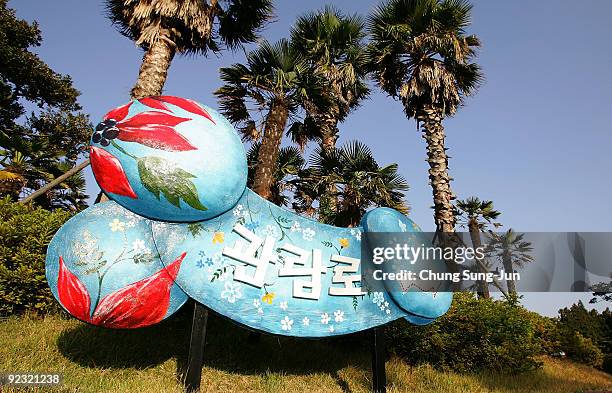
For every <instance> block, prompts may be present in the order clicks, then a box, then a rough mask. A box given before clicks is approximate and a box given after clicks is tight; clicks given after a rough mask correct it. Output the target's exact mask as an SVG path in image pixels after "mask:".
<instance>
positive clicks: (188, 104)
mask: <svg viewBox="0 0 612 393" xmlns="http://www.w3.org/2000/svg"><path fill="white" fill-rule="evenodd" d="M138 101H139V102H140V103H142V104H144V105H146V106H148V107H150V108H155V109H160V110H163V111H170V108H168V106H167V105H166V104H172V105H175V106H178V107H179V108H181V109H183V110H184V111H187V112H191V113H194V114H196V115H200V116H203V117H205V118H207V119H208V120H210V121H211V122H212V123H213V124H216V123H215V121H214V120H213V118H212V116H210V114H209V113H208V112H207V111H206V110H205V109H204V108H202V107H201V106H200V104H198V103H197V102H195V101H193V100H189V99H187V98H180V97H173V96H152V97H145V98H141V99H140V100H138Z"/></svg>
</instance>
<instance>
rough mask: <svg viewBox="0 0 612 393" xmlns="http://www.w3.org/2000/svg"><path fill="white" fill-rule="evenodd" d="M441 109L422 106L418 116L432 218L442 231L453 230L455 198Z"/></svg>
mask: <svg viewBox="0 0 612 393" xmlns="http://www.w3.org/2000/svg"><path fill="white" fill-rule="evenodd" d="M442 118H443V116H442V110H440V109H436V108H434V107H433V106H427V107H425V108H423V110H422V112H421V114H420V115H419V116H418V118H417V119H418V121H419V122H420V123H422V125H421V128H422V130H423V138H424V139H425V141H426V142H427V162H428V163H429V181H430V184H431V188H432V191H433V200H434V212H435V213H434V214H435V215H434V220H435V223H436V226H437V227H438V230H440V231H442V232H444V233H451V232H454V231H455V214H454V212H453V205H452V200H453V199H455V195H454V194H453V192H452V190H451V186H450V182H451V178H450V176H449V175H448V156H447V155H446V148H445V147H444V139H445V134H444V127H443V126H442Z"/></svg>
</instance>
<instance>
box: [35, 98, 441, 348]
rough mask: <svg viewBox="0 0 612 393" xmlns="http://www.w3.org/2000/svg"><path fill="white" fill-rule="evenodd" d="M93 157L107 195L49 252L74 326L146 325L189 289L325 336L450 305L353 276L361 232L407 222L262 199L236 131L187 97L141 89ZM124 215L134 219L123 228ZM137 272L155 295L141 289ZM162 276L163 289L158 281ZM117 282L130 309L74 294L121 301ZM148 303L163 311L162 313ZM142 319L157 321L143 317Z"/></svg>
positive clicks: (274, 323)
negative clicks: (340, 216) (348, 217)
mask: <svg viewBox="0 0 612 393" xmlns="http://www.w3.org/2000/svg"><path fill="white" fill-rule="evenodd" d="M91 161H92V168H93V171H94V175H95V177H96V179H97V181H98V183H99V185H100V187H101V188H102V189H103V190H104V191H105V192H106V193H107V195H108V196H109V197H110V198H111V199H113V200H114V202H113V201H111V202H106V203H103V204H99V205H95V206H93V207H90V208H89V209H87V210H85V211H84V212H82V213H79V214H78V215H77V216H75V217H74V218H73V219H72V220H70V221H69V222H68V223H67V224H65V226H64V227H62V229H61V230H60V231H59V232H58V233H57V234H56V236H55V237H54V239H53V241H52V243H51V245H50V247H49V253H48V255H47V277H48V281H49V284H50V285H51V288H52V290H53V293H54V295H55V296H56V297H57V298H58V300H59V301H60V303H61V304H62V305H63V306H64V308H66V309H67V311H69V312H70V313H71V314H73V315H74V316H75V317H77V318H79V319H81V320H84V321H87V322H90V323H94V324H98V325H101V326H108V327H140V326H145V325H147V324H151V323H155V322H158V321H159V320H161V319H163V318H165V317H167V316H169V315H170V314H172V312H174V311H175V310H176V309H178V307H180V305H181V304H182V303H183V302H184V301H185V299H186V296H189V297H192V298H193V299H195V300H197V301H198V302H200V303H202V304H204V305H205V306H206V307H209V308H211V309H212V310H214V311H216V312H218V313H220V314H223V315H225V316H227V317H229V318H230V319H232V320H234V321H236V322H238V323H240V324H243V325H246V326H249V327H251V328H254V329H257V330H262V331H266V332H269V333H275V334H282V335H288V336H299V337H322V336H330V335H340V334H348V333H353V332H356V331H360V330H365V329H368V328H372V327H375V326H379V325H382V324H385V323H387V322H390V321H392V320H395V319H398V318H402V317H403V318H406V319H408V320H409V321H410V322H412V323H415V324H426V323H429V322H431V321H433V320H434V319H435V318H437V317H439V316H440V315H442V314H444V313H445V312H446V311H447V309H448V307H449V306H450V303H451V300H452V294H451V293H447V292H440V293H432V292H421V291H416V290H415V289H414V288H411V289H410V290H401V288H387V289H389V290H387V291H384V290H373V289H372V288H370V287H369V286H368V285H365V283H362V277H361V273H362V272H361V260H360V256H361V236H362V233H364V232H407V231H408V232H417V231H420V230H419V228H418V227H417V226H416V224H414V223H413V222H412V221H411V220H410V219H408V218H407V217H406V216H404V215H403V214H401V213H399V212H397V211H395V210H393V209H388V208H380V209H374V210H372V211H370V212H368V213H367V214H366V215H365V216H364V217H363V219H362V221H361V225H360V227H356V228H338V227H333V226H329V225H324V224H321V223H318V222H316V221H313V220H311V219H308V218H305V217H302V216H300V215H297V214H295V213H293V212H291V211H288V210H286V209H283V208H281V207H278V206H276V205H274V204H272V203H270V202H268V201H266V200H264V199H262V198H261V197H259V196H258V195H257V194H255V193H253V192H252V191H251V190H249V189H248V188H246V175H247V166H246V158H245V154H244V149H243V147H242V144H241V142H240V140H239V138H238V136H237V135H236V133H235V131H234V129H233V127H232V126H231V125H230V124H229V123H228V122H227V121H226V120H225V119H224V118H223V117H222V116H221V115H219V114H218V113H217V112H215V111H214V110H212V109H210V108H208V107H205V106H203V105H200V104H197V103H195V102H194V101H191V100H186V99H182V98H177V97H168V96H162V97H148V98H145V99H142V100H139V101H133V102H131V103H129V104H127V105H124V106H122V107H119V108H117V109H115V110H113V111H111V112H109V114H107V115H106V116H105V118H104V120H103V122H102V123H100V125H98V127H96V132H95V133H94V136H93V137H92V147H91ZM120 205H121V206H120ZM126 209H127V210H126ZM121 217H123V218H121ZM144 217H147V218H144ZM128 222H129V223H132V222H135V223H136V224H135V225H134V226H133V227H130V228H129V229H130V231H128V230H127V225H128V224H127V223H128ZM122 225H124V226H122ZM130 225H131V224H130ZM113 228H114V229H113ZM109 230H110V232H109ZM111 232H112V233H111ZM119 232H121V233H119ZM84 233H89V235H87V237H86V238H84V237H83V236H84V235H83V234H84ZM109 235H110V236H109ZM141 240H142V241H143V243H140V241H141ZM136 241H138V243H135V242H136ZM83 242H85V243H86V244H87V246H85V247H82V244H83ZM130 242H131V243H133V246H128V247H127V248H126V251H121V249H120V247H121V244H130ZM130 247H131V248H130ZM142 248H146V250H147V251H148V252H149V251H150V253H149V254H147V255H148V257H147V261H148V262H147V263H143V261H141V260H140V259H139V258H140V256H139V255H140V254H138V256H137V254H136V252H135V251H131V250H132V249H134V250H135V249H138V250H141V249H142ZM128 249H129V250H128ZM128 251H131V252H132V253H131V254H130V253H129V252H128ZM122 252H123V254H122ZM126 252H128V254H125V253H126ZM117 255H120V256H121V258H124V259H126V258H127V262H125V263H127V265H125V266H123V267H121V265H120V263H116V266H117V267H116V269H117V270H116V273H114V274H113V273H111V271H110V270H109V271H108V273H107V274H105V275H104V280H105V281H104V282H105V285H104V286H103V285H101V284H100V282H101V281H100V280H99V279H98V278H99V275H100V274H101V273H100V271H105V270H104V269H105V267H103V268H102V269H103V270H100V269H98V270H96V268H97V267H98V265H99V264H100V263H101V261H102V260H105V261H106V264H107V265H105V266H108V264H109V260H110V259H112V258H117ZM109 258H110V259H109ZM113 266H115V265H113ZM113 269H115V267H113ZM66 277H69V278H70V279H69V280H68V279H66ZM151 277H154V278H151ZM168 279H171V280H173V282H172V283H171V285H168V284H169V281H168ZM142 280H144V281H147V280H148V281H147V282H148V285H149V286H151V288H153V286H154V287H155V288H157V289H155V290H150V291H149V292H147V291H145V290H143V289H142V288H145V287H146V285H143V284H138V283H140V282H142ZM158 281H163V282H164V285H159V284H155V285H154V284H153V283H157V282H158ZM139 285H140V286H139ZM126 286H127V287H130V288H132V289H134V288H136V289H135V290H134V291H132V292H130V291H129V290H125V291H124V292H122V293H124V294H127V296H129V297H130V299H131V303H130V304H132V305H133V307H131V308H130V307H127V306H125V305H124V306H121V307H119V306H114V305H112V304H111V303H112V302H109V301H106V303H103V302H102V301H101V300H100V301H99V302H98V303H96V305H94V303H93V302H92V301H90V302H89V303H86V302H85V301H84V300H78V299H80V298H82V297H83V293H87V294H88V298H89V299H92V298H95V299H106V297H108V296H111V297H112V299H111V300H113V301H120V300H122V299H120V297H121V296H120V295H121V293H119V295H112V294H113V293H115V292H117V291H121V288H125V287H126ZM112 291H115V292H112ZM134 293H144V294H146V296H144V295H143V296H135V295H134ZM153 293H155V294H156V295H155V296H153V295H152V294H153ZM73 298H75V299H77V300H78V301H76V303H75V302H74V301H73ZM148 298H150V301H149V300H147V299H148ZM160 299H161V300H160ZM73 303H74V304H73ZM100 303H102V304H103V305H105V307H108V308H110V309H112V310H115V309H117V308H120V309H121V310H120V311H122V312H123V314H122V317H121V318H120V319H121V321H122V323H121V324H119V323H117V322H116V320H117V319H118V317H117V316H116V315H114V314H113V313H118V311H112V310H111V311H110V312H109V313H110V314H109V315H110V316H107V317H106V318H102V317H100V316H99V315H100V313H101V311H99V310H97V309H96V307H99V304H100ZM123 303H126V301H123ZM153 303H157V304H163V305H164V307H165V305H168V306H167V307H165V308H164V309H161V310H157V309H156V307H154V305H153ZM84 310H86V311H87V312H85V311H84ZM143 310H147V312H143ZM151 310H154V311H151ZM146 313H149V314H151V315H154V316H155V317H154V318H148V319H147V318H144V317H143V315H144V314H146ZM107 314H108V313H107ZM105 315H106V314H105ZM130 315H132V316H130Z"/></svg>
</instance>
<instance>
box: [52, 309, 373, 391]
mask: <svg viewBox="0 0 612 393" xmlns="http://www.w3.org/2000/svg"><path fill="white" fill-rule="evenodd" d="M192 310H193V304H192V303H188V304H187V305H186V306H185V307H183V308H182V309H181V310H180V311H179V312H178V313H177V314H176V315H174V316H173V317H171V318H169V319H168V320H166V321H163V322H162V323H160V324H158V325H155V326H152V327H148V328H143V329H137V330H112V329H103V328H98V327H95V326H90V325H86V324H80V325H79V326H77V327H74V328H72V329H69V330H66V331H64V332H62V333H61V334H60V336H59V337H58V340H57V345H58V348H59V350H60V352H61V353H62V355H63V356H65V357H66V358H68V359H70V360H71V361H73V362H75V363H77V364H79V365H81V366H84V367H92V368H110V369H124V368H136V369H144V368H148V367H153V366H156V365H159V364H161V363H163V362H165V361H166V360H168V359H171V358H174V359H176V362H177V378H178V379H179V380H180V379H182V376H183V375H184V372H185V370H186V365H187V355H188V346H189V334H190V329H191V316H192ZM368 337H369V335H368V334H367V333H362V334H353V335H350V336H344V337H338V338H326V339H316V340H315V339H297V338H287V337H279V336H271V335H266V334H262V335H261V338H259V339H257V340H254V339H253V336H252V333H251V332H250V331H249V330H247V329H245V328H243V327H241V326H238V325H236V324H234V323H232V322H230V321H228V320H227V319H225V318H222V317H221V316H219V315H216V314H213V313H210V315H209V318H208V327H207V334H206V348H205V351H204V366H208V367H211V368H215V369H219V370H223V371H227V372H231V373H237V374H265V373H266V372H277V373H283V374H285V375H292V374H293V375H307V374H312V373H317V372H323V373H328V374H329V375H330V376H331V377H332V378H333V379H335V380H336V381H337V383H338V384H339V385H340V387H341V388H342V390H343V391H345V392H348V391H349V389H348V384H347V383H346V381H343V380H342V379H341V378H340V377H339V375H338V371H339V370H341V369H342V368H344V367H346V366H349V365H350V366H353V367H357V368H363V369H368V370H369V368H370V352H369V351H370V349H369V348H370V347H369V341H368Z"/></svg>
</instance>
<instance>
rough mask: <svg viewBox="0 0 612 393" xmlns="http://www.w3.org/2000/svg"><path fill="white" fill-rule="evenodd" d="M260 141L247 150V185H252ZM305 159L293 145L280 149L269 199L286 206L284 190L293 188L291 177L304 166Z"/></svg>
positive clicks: (294, 176) (287, 201) (293, 177)
mask: <svg viewBox="0 0 612 393" xmlns="http://www.w3.org/2000/svg"><path fill="white" fill-rule="evenodd" d="M260 146H261V143H260V142H255V143H253V144H252V145H251V148H250V149H249V151H248V152H247V162H248V164H249V176H248V180H247V185H248V186H249V187H252V186H253V182H254V179H255V170H256V168H257V157H258V155H259V147H260ZM304 164H305V160H304V157H302V153H301V152H300V150H299V149H298V148H297V147H295V146H285V147H283V148H281V149H280V151H279V154H278V160H277V163H276V171H275V172H274V176H273V177H274V183H273V185H272V197H271V199H270V201H271V202H272V203H274V204H276V205H279V206H288V205H289V202H290V200H289V197H288V196H287V194H286V192H287V191H289V190H292V189H294V186H293V179H295V178H296V176H297V175H298V173H300V171H301V170H302V168H303V167H304Z"/></svg>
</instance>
